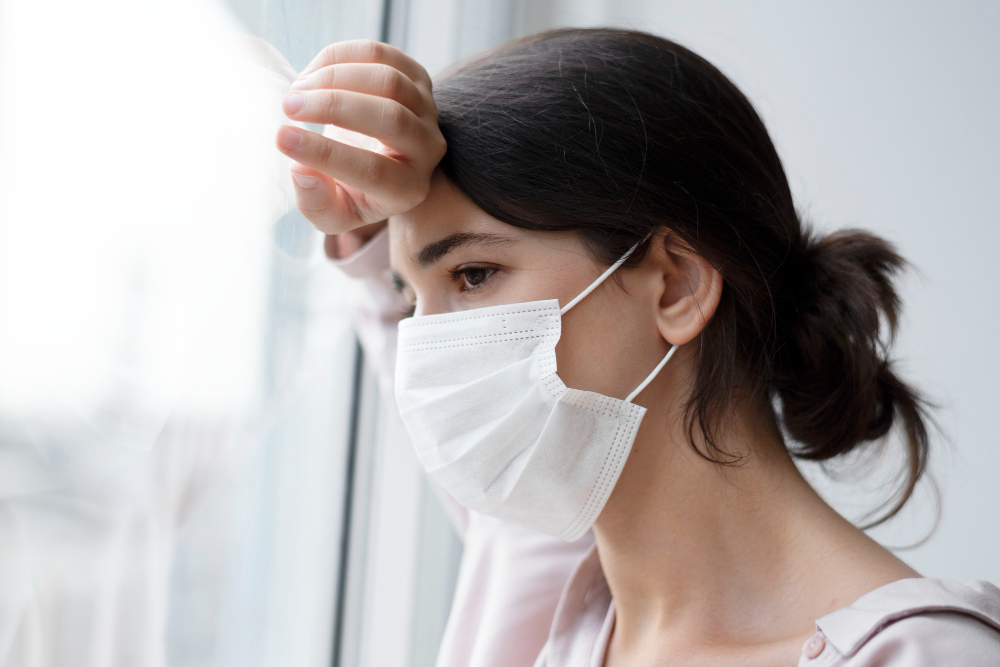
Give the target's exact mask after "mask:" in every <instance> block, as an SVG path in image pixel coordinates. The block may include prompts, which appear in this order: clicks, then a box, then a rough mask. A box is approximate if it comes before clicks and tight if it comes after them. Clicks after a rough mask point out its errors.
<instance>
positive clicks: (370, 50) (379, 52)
mask: <svg viewBox="0 0 1000 667" xmlns="http://www.w3.org/2000/svg"><path fill="white" fill-rule="evenodd" d="M358 51H359V52H360V54H361V56H362V57H363V58H365V59H366V60H372V61H376V62H378V61H381V60H384V59H385V57H386V53H387V51H386V46H385V44H383V43H382V42H376V41H375V40H372V39H363V40H361V41H360V43H359V44H358Z"/></svg>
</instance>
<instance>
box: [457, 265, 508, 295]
mask: <svg viewBox="0 0 1000 667" xmlns="http://www.w3.org/2000/svg"><path fill="white" fill-rule="evenodd" d="M496 272H497V270H496V269H494V268H493V267H490V266H465V267H462V268H460V269H453V270H451V271H449V272H448V273H449V274H450V275H451V279H452V280H459V279H461V284H462V286H463V287H464V289H463V290H462V291H463V292H471V291H472V290H476V289H479V288H480V287H482V285H484V284H485V283H486V282H487V281H489V279H490V278H491V277H493V274H494V273H496Z"/></svg>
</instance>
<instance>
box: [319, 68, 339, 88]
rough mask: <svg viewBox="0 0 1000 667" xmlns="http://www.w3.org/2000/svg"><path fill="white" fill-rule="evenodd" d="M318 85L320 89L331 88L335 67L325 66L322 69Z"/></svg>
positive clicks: (335, 71)
mask: <svg viewBox="0 0 1000 667" xmlns="http://www.w3.org/2000/svg"><path fill="white" fill-rule="evenodd" d="M318 74H319V77H318V78H319V85H320V87H322V88H332V87H333V83H334V81H335V80H336V77H337V66H336V65H327V66H326V67H324V68H322V69H321V70H320V71H319V72H318Z"/></svg>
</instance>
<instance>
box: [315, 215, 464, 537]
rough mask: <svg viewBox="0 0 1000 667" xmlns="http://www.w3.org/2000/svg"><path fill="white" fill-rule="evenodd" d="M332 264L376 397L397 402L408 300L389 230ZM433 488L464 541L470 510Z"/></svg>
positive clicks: (440, 489)
mask: <svg viewBox="0 0 1000 667" xmlns="http://www.w3.org/2000/svg"><path fill="white" fill-rule="evenodd" d="M330 262H331V263H332V264H333V265H334V266H336V267H337V268H338V269H340V270H341V271H343V272H344V274H345V275H347V276H348V277H349V278H350V279H351V282H352V290H351V292H350V294H349V295H348V301H347V304H348V311H349V315H350V318H351V321H352V324H353V326H354V330H355V332H356V333H357V335H358V340H359V341H360V343H361V349H362V350H363V351H364V355H365V363H366V364H367V365H368V367H369V368H370V369H371V370H372V372H373V373H374V374H375V378H376V382H377V383H378V387H379V394H380V395H381V397H382V400H384V401H385V402H386V403H387V404H388V405H395V404H396V396H395V391H394V389H393V377H394V374H395V371H396V337H397V325H398V324H399V321H400V320H401V319H402V318H403V317H404V316H405V315H406V312H407V311H408V310H409V304H408V303H407V302H406V299H404V298H403V296H402V295H401V294H399V293H398V292H397V291H396V290H395V289H394V288H393V285H392V277H391V272H390V268H389V228H388V227H383V228H382V229H381V230H379V231H378V233H376V234H375V235H374V236H372V237H371V238H370V239H368V240H367V241H366V242H365V243H364V244H363V245H362V246H361V247H360V248H358V249H357V250H355V251H354V252H353V253H351V254H350V255H347V256H346V257H342V258H339V259H331V260H330ZM430 484H431V488H433V489H434V492H435V494H436V495H437V497H438V498H439V499H440V501H441V503H442V505H444V508H445V511H446V512H447V513H448V516H449V518H450V519H451V521H452V523H453V524H454V526H455V529H456V530H457V531H458V534H459V535H461V536H462V537H463V539H464V536H465V532H466V529H467V527H468V519H469V517H468V510H467V509H466V508H465V507H463V506H462V505H460V504H459V503H458V502H457V501H456V500H455V499H454V498H452V497H451V496H450V495H449V494H448V493H447V492H446V491H444V490H443V489H442V488H441V487H440V486H438V485H437V484H435V483H434V482H433V480H430Z"/></svg>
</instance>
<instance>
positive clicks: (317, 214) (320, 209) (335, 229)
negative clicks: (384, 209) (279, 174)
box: [290, 163, 365, 234]
mask: <svg viewBox="0 0 1000 667" xmlns="http://www.w3.org/2000/svg"><path fill="white" fill-rule="evenodd" d="M290 171H291V176H292V182H293V183H294V184H295V205H296V207H298V209H299V211H300V212H301V213H302V215H303V216H304V217H305V219H306V220H308V221H309V222H311V223H312V224H313V226H314V227H315V228H316V229H318V230H319V231H321V232H323V233H324V234H342V233H344V232H347V231H350V230H352V229H355V228H356V227H360V226H362V225H363V224H365V223H364V221H363V220H362V219H361V216H360V215H359V212H358V210H357V208H356V207H355V206H354V203H353V200H352V199H351V198H350V197H349V196H348V194H347V193H346V192H345V191H344V189H343V188H342V187H341V186H340V185H339V184H338V183H337V181H335V180H334V179H332V178H330V177H329V176H327V175H325V174H323V173H322V172H318V171H316V170H315V169H309V168H308V167H304V166H302V165H299V164H295V163H293V164H292V166H291V168H290Z"/></svg>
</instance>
